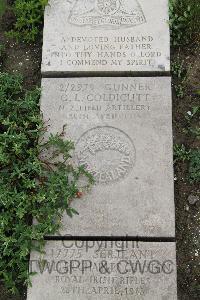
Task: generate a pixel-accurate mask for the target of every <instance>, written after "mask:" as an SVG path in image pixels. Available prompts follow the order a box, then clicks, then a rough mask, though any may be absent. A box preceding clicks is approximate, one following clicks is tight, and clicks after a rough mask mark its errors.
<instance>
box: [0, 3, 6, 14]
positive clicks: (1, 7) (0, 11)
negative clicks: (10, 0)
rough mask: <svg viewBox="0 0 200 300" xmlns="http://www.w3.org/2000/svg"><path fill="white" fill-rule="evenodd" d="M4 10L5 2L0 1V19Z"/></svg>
mask: <svg viewBox="0 0 200 300" xmlns="http://www.w3.org/2000/svg"><path fill="white" fill-rule="evenodd" d="M5 10H6V0H0V18H1V17H2V15H3V13H4V12H5Z"/></svg>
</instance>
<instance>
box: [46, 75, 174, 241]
mask: <svg viewBox="0 0 200 300" xmlns="http://www.w3.org/2000/svg"><path fill="white" fill-rule="evenodd" d="M41 110H42V113H43V116H44V120H45V121H46V122H47V124H48V133H47V134H49V133H50V132H52V133H57V132H58V133H61V132H62V129H63V126H64V125H66V132H65V136H64V138H65V139H71V140H73V141H74V142H75V149H76V151H75V154H74V158H73V160H74V163H78V164H80V165H84V166H85V167H86V168H87V169H88V170H89V171H90V172H91V173H92V174H93V175H94V178H95V181H96V184H95V186H94V187H93V188H92V190H91V192H89V193H88V194H86V195H84V197H83V199H75V200H74V201H73V203H72V206H73V207H74V208H75V209H76V210H77V211H78V212H79V216H74V217H73V218H72V219H71V218H69V217H68V216H66V215H64V216H63V222H62V223H63V227H62V229H61V231H60V233H59V234H61V235H66V234H70V235H73V236H109V235H113V236H126V235H129V236H132V237H133V236H145V237H146V236H152V237H174V235H175V226H174V195H173V155H172V124H171V123H172V121H171V120H172V112H171V111H172V107H171V84H170V78H168V77H157V78H111V77H103V78H95V77H93V78H44V79H43V80H42V97H41Z"/></svg>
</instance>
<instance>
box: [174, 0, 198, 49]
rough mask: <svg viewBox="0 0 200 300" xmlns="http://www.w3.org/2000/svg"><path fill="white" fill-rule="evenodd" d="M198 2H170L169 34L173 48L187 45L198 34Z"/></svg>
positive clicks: (175, 0) (181, 0) (183, 0)
mask: <svg viewBox="0 0 200 300" xmlns="http://www.w3.org/2000/svg"><path fill="white" fill-rule="evenodd" d="M199 15H200V3H199V0H191V1H188V0H170V1H169V16H170V32H171V43H172V45H173V46H182V45H185V44H189V43H190V42H191V41H192V40H194V37H195V36H196V35H198V34H199V33H200V18H199Z"/></svg>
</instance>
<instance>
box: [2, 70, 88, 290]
mask: <svg viewBox="0 0 200 300" xmlns="http://www.w3.org/2000/svg"><path fill="white" fill-rule="evenodd" d="M39 98H40V90H39V89H35V90H33V91H31V92H25V91H24V90H23V88H22V78H21V77H20V76H16V75H9V74H7V73H0V107H1V110H0V224H1V227H0V257H1V260H0V278H1V279H2V280H3V282H4V284H5V285H6V287H7V288H8V289H9V290H11V291H12V292H13V293H14V292H17V287H18V285H19V284H21V283H23V282H25V283H28V282H29V280H30V278H29V274H28V255H29V253H30V251H31V249H36V250H38V251H42V248H43V245H44V236H45V235H49V234H53V233H55V232H56V231H57V230H58V229H59V226H60V218H61V215H62V213H63V212H64V211H66V212H67V214H68V215H69V216H73V214H77V212H76V211H75V210H74V209H73V208H72V207H71V205H70V204H71V201H72V200H73V199H74V198H80V193H81V195H82V193H84V192H86V191H87V190H88V188H90V186H91V184H92V183H93V177H92V176H91V175H90V174H89V173H88V172H87V171H86V170H85V169H84V168H83V167H76V166H73V165H72V164H70V158H71V152H72V151H73V150H74V145H73V143H72V142H71V141H64V140H63V139H62V133H61V134H60V135H58V134H57V135H54V136H53V135H51V136H50V137H49V138H45V139H44V138H43V136H44V131H45V127H44V124H43V122H42V119H41V116H40V112H39V104H38V103H39ZM83 182H84V185H83ZM80 184H82V186H81V187H80ZM80 201H84V200H81V199H80ZM33 219H35V220H36V221H37V222H36V223H35V222H34V224H33V222H32V220H33ZM34 240H36V241H37V244H35V243H33V241H34Z"/></svg>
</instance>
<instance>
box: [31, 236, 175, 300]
mask: <svg viewBox="0 0 200 300" xmlns="http://www.w3.org/2000/svg"><path fill="white" fill-rule="evenodd" d="M30 271H34V272H37V273H38V274H37V275H35V276H33V277H32V284H33V285H32V287H31V288H29V290H28V296H27V300H55V299H56V300H78V299H80V300H100V299H103V300H123V299H124V300H125V299H126V300H133V299H134V300H176V299H177V291H176V253H175V243H169V242H167V243H157V242H154V243H150V242H146V243H145V242H138V243H136V242H133V241H129V242H121V241H112V242H105V241H62V242H61V241H50V242H48V243H47V245H46V254H45V255H40V254H38V253H35V252H33V253H32V254H31V259H30Z"/></svg>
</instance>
